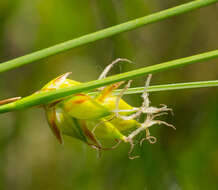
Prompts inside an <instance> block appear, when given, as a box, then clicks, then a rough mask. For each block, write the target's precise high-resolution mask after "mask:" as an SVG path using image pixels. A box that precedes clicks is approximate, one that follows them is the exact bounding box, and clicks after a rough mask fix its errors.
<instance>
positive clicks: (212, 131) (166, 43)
mask: <svg viewBox="0 0 218 190" xmlns="http://www.w3.org/2000/svg"><path fill="white" fill-rule="evenodd" d="M185 2H187V1H185V0H183V1H179V2H177V1H174V0H166V1H162V0H155V1H149V0H134V1H127V0H119V1H116V0H111V1H97V0H92V1H88V0H84V1H73V0H61V1H59V0H46V1H44V0H31V1H29V0H1V1H0V62H3V61H6V60H9V59H12V58H14V57H17V56H21V55H23V54H26V53H28V52H32V51H35V50H37V49H41V48H45V47H48V46H50V45H53V44H56V43H58V42H62V41H65V40H68V39H72V38H75V37H78V36H80V35H83V34H86V33H89V32H92V31H96V30H98V29H101V28H105V27H108V26H112V25H114V24H118V23H121V22H124V21H127V20H130V19H133V18H136V17H139V16H143V15H145V14H149V13H152V12H155V11H159V10H162V9H166V8H169V7H172V6H175V5H178V4H182V3H185ZM217 20H218V7H217V5H212V6H210V7H207V8H203V9H200V10H197V11H194V12H192V13H187V14H185V15H181V16H177V17H175V18H172V19H169V20H166V21H162V22H161V23H156V24H153V25H150V26H147V27H144V28H141V29H137V30H135V31H131V32H128V33H125V34H121V35H117V36H115V37H112V38H110V39H106V40H101V41H98V42H96V43H93V44H89V45H87V46H83V47H80V48H77V49H73V50H72V51H69V52H67V53H63V54H60V55H57V56H54V57H51V58H48V59H46V60H42V61H40V62H39V63H37V64H31V65H27V66H24V67H21V68H18V69H15V70H12V71H9V72H5V73H3V74H1V80H0V92H1V94H0V96H1V98H7V97H13V96H26V95H28V94H31V93H32V92H34V91H36V90H37V89H40V88H41V87H42V86H43V85H44V84H45V83H46V82H48V81H49V80H51V79H52V78H54V77H56V76H58V75H60V74H62V73H65V72H69V71H71V72H72V73H73V74H72V78H73V79H75V80H78V81H89V80H93V79H96V78H97V76H98V75H99V74H100V72H101V71H102V70H103V68H104V67H105V66H106V65H107V64H108V63H110V62H111V61H112V60H114V59H115V58H117V57H125V58H128V59H131V60H133V61H134V62H135V65H134V66H132V65H129V64H122V65H121V66H120V68H119V67H117V69H115V71H114V73H115V72H117V73H118V72H124V71H127V70H131V69H133V68H139V67H143V66H146V65H152V64H157V63H160V62H163V61H167V60H171V59H175V58H179V57H185V56H189V55H193V54H197V53H201V52H205V51H209V50H213V49H216V48H217V34H218V25H217ZM217 71H218V65H217V64H216V61H210V62H208V63H201V64H198V65H193V66H188V67H184V68H182V69H176V70H170V71H167V72H163V73H159V74H156V75H154V76H153V79H152V83H153V84H160V83H170V82H172V83H173V82H185V81H198V80H213V79H217V76H218V72H217ZM112 74H113V72H112ZM144 80H145V79H144V78H141V79H137V80H136V81H135V83H134V85H137V86H141V85H143V83H144ZM217 93H218V89H216V88H211V89H193V90H184V91H176V92H173V91H172V92H159V93H154V94H151V95H150V96H151V100H152V104H153V105H158V104H160V103H164V104H167V105H169V106H170V107H172V108H173V109H174V112H175V116H173V117H168V118H166V119H168V122H170V123H173V124H174V125H175V126H176V127H177V131H176V132H175V131H173V130H171V129H168V128H166V127H156V128H155V127H153V128H152V129H151V131H152V134H154V135H155V136H157V137H158V142H157V143H156V144H154V145H150V144H148V143H144V144H143V146H142V147H138V148H137V149H136V150H135V153H136V154H139V155H141V157H140V158H139V159H136V160H129V159H128V156H127V152H128V148H129V147H128V146H127V145H124V144H122V145H121V146H120V147H119V148H117V149H116V150H113V151H108V152H104V154H103V158H102V159H97V157H96V152H95V151H94V150H92V149H91V148H89V147H88V146H87V145H85V144H82V143H80V142H78V141H77V140H72V139H66V142H65V144H64V146H62V145H59V144H58V142H57V141H56V139H55V137H54V136H53V135H52V133H51V131H50V129H49V127H48V125H47V123H46V119H45V116H44V113H43V110H42V109H40V108H34V109H33V108H32V109H28V110H21V111H17V112H13V113H8V114H3V115H0V189H16V190H17V189H19V190H21V189H22V190H25V189H28V190H38V189H52V190H59V189H65V190H68V189H93V190H100V189H119V190H124V189H125V190H127V189H152V190H153V189H173V190H174V189H175V190H177V189H189V190H190V189H216V188H217V186H218V181H217V178H218V148H217V146H218V127H217V126H218V117H217V114H218V102H217ZM127 99H128V101H129V102H131V104H133V105H140V102H141V99H140V97H139V95H131V96H128V97H127Z"/></svg>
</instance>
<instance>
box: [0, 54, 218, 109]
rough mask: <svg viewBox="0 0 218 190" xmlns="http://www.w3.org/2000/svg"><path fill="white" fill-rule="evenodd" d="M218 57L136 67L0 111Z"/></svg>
mask: <svg viewBox="0 0 218 190" xmlns="http://www.w3.org/2000/svg"><path fill="white" fill-rule="evenodd" d="M216 57H218V50H214V51H210V52H207V53H202V54H198V55H194V56H190V57H186V58H181V59H176V60H173V61H168V62H165V63H161V64H157V65H152V66H148V67H144V68H141V69H136V70H133V71H130V72H126V73H122V74H118V75H114V76H110V77H107V78H105V79H101V80H95V81H90V82H87V83H83V84H81V85H78V86H73V87H68V88H63V89H59V90H55V91H50V92H42V93H38V94H33V95H30V96H28V97H25V98H22V99H21V100H18V101H16V102H13V103H9V104H6V105H2V106H0V113H4V112H9V111H13V110H17V109H22V108H28V107H31V106H36V105H40V104H46V103H48V102H51V101H53V100H57V99H60V98H63V97H66V96H70V95H72V94H75V93H80V92H88V91H91V90H93V89H96V88H99V87H101V86H106V85H109V84H112V83H115V82H119V81H125V80H129V79H132V78H134V77H139V76H145V75H147V74H149V73H156V72H160V71H164V70H167V69H171V68H176V67H181V66H185V65H188V64H192V63H197V62H201V61H206V60H209V59H212V58H216Z"/></svg>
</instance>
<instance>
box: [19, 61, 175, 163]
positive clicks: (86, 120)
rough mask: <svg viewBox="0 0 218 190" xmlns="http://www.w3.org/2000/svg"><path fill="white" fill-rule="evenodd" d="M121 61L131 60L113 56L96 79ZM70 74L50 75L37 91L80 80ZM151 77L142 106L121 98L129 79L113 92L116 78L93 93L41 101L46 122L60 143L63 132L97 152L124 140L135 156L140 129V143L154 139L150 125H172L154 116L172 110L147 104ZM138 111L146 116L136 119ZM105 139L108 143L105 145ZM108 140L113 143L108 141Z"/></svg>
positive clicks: (61, 86) (128, 84)
mask: <svg viewBox="0 0 218 190" xmlns="http://www.w3.org/2000/svg"><path fill="white" fill-rule="evenodd" d="M120 61H126V62H131V61H129V60H127V59H121V58H119V59H117V60H115V61H114V62H112V63H111V64H110V65H108V66H107V67H106V68H105V70H104V71H103V72H102V74H101V75H100V77H99V79H103V78H105V77H106V76H107V74H108V72H109V71H110V69H111V68H112V67H113V66H114V65H115V64H116V63H118V62H120ZM70 74H71V73H70V72H68V73H66V74H63V75H61V76H59V77H57V78H55V79H53V80H52V81H50V82H49V83H47V84H46V85H45V86H44V87H43V88H42V89H41V90H39V91H37V92H36V93H40V92H45V91H53V90H57V89H61V88H65V87H70V86H75V85H79V84H81V83H80V82H77V81H74V80H71V79H68V78H67V77H68V76H69V75H70ZM150 80H151V75H149V76H148V79H147V81H146V84H145V88H144V92H143V94H142V99H143V103H142V106H141V107H133V106H131V105H129V104H128V103H127V102H126V101H124V100H123V99H122V96H123V95H124V93H125V91H126V90H127V89H128V88H129V87H130V84H131V82H132V81H128V82H127V84H126V85H125V87H124V88H123V89H122V90H121V92H120V93H119V94H118V95H114V94H113V91H114V90H116V89H117V88H119V86H121V85H122V84H124V81H123V82H117V83H114V84H112V85H109V86H105V87H101V88H99V89H97V93H95V94H94V95H90V94H88V93H79V94H73V95H71V96H67V97H64V98H61V99H59V100H55V101H52V102H49V103H47V104H44V105H43V108H44V109H45V112H46V117H47V121H48V124H49V126H50V128H51V130H52V132H53V134H54V135H55V137H56V138H57V140H58V141H59V142H60V143H63V137H64V136H65V135H66V136H70V137H72V138H76V139H79V140H80V141H83V142H85V143H86V144H87V145H89V146H91V147H92V148H95V149H97V150H98V152H99V153H100V152H101V150H110V149H114V148H116V147H117V146H118V145H119V144H120V142H125V143H129V144H130V150H129V158H130V159H134V158H137V157H138V156H131V153H132V150H133V148H134V145H135V142H134V138H135V137H136V136H137V135H138V134H139V133H141V132H143V131H144V132H145V134H146V136H145V138H143V139H141V141H140V145H141V144H142V142H143V141H144V140H148V142H150V143H151V144H153V143H155V142H156V138H155V137H154V136H151V134H150V131H149V128H150V127H151V126H153V125H156V124H157V125H160V124H163V125H166V126H170V127H172V128H174V129H175V127H174V126H173V125H171V124H168V123H167V122H165V121H161V120H156V117H158V116H160V115H164V114H167V113H168V112H169V111H172V110H171V109H170V108H168V107H167V106H166V105H163V106H161V107H160V108H157V107H152V106H150V100H149V94H148V92H147V87H148V86H149V83H150ZM17 99H18V98H17ZM15 100H16V99H15ZM141 115H145V116H146V117H145V118H146V119H145V120H144V122H142V123H140V122H139V121H138V118H139V117H140V116H141ZM108 142H109V144H110V146H109V147H105V144H108ZM111 143H115V144H113V145H111ZM107 146H108V145H107Z"/></svg>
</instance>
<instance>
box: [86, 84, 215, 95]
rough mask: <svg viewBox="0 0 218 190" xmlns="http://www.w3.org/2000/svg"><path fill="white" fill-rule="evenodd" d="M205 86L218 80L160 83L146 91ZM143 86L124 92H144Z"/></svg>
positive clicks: (116, 92) (210, 85)
mask: <svg viewBox="0 0 218 190" xmlns="http://www.w3.org/2000/svg"><path fill="white" fill-rule="evenodd" d="M206 87H218V80H211V81H198V82H186V83H175V84H162V85H154V86H149V87H148V88H147V89H146V91H147V92H160V91H169V90H184V89H193V88H206ZM144 89H145V87H136V88H129V89H127V90H126V92H125V93H124V94H139V93H143V92H144ZM120 91H121V90H115V91H114V94H115V95H117V94H119V93H120ZM95 93H96V92H91V93H89V94H95Z"/></svg>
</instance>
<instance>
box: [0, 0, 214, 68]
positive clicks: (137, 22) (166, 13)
mask: <svg viewBox="0 0 218 190" xmlns="http://www.w3.org/2000/svg"><path fill="white" fill-rule="evenodd" d="M216 2H218V0H195V1H192V2H189V3H186V4H183V5H179V6H176V7H173V8H170V9H167V10H163V11H160V12H157V13H154V14H151V15H148V16H144V17H141V18H138V19H134V20H131V21H128V22H125V23H122V24H119V25H116V26H112V27H109V28H106V29H103V30H100V31H97V32H94V33H91V34H87V35H84V36H82V37H79V38H76V39H73V40H70V41H66V42H63V43H60V44H57V45H54V46H51V47H49V48H46V49H42V50H39V51H36V52H33V53H30V54H27V55H25V56H22V57H18V58H15V59H12V60H10V61H7V62H4V63H1V64H0V72H4V71H7V70H10V69H14V68H16V67H20V66H22V65H25V64H29V63H31V62H35V61H38V60H40V59H43V58H46V57H49V56H52V55H55V54H58V53H61V52H64V51H67V50H69V49H72V48H75V47H78V46H81V45H84V44H88V43H91V42H94V41H97V40H100V39H104V38H107V37H110V36H113V35H115V34H120V33H122V32H126V31H129V30H133V29H136V28H138V27H141V26H145V25H147V24H151V23H154V22H158V21H161V20H164V19H166V18H170V17H173V16H176V15H179V14H182V13H186V12H189V11H192V10H195V9H198V8H201V7H204V6H207V5H210V4H213V3H216Z"/></svg>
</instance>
